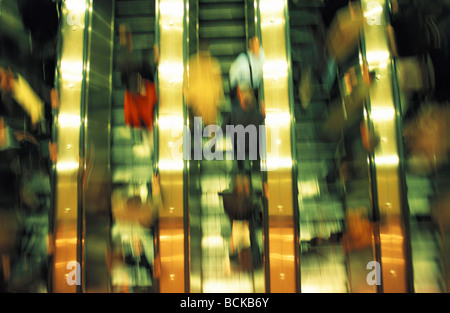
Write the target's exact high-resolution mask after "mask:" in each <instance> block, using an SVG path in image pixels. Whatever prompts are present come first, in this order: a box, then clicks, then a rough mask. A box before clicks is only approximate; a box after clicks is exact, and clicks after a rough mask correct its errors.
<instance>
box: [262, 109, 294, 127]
mask: <svg viewBox="0 0 450 313" xmlns="http://www.w3.org/2000/svg"><path fill="white" fill-rule="evenodd" d="M291 118H292V117H291V114H290V113H289V112H279V111H278V110H276V111H274V112H271V111H267V112H266V120H265V122H266V125H267V126H285V125H289V124H290V123H291Z"/></svg>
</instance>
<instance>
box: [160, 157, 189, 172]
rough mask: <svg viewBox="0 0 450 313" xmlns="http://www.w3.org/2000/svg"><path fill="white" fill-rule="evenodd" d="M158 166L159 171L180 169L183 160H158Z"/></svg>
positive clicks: (182, 166) (182, 165)
mask: <svg viewBox="0 0 450 313" xmlns="http://www.w3.org/2000/svg"><path fill="white" fill-rule="evenodd" d="M158 168H159V169H160V170H161V171H181V170H182V169H183V168H184V162H183V160H167V159H165V160H160V161H159V162H158Z"/></svg>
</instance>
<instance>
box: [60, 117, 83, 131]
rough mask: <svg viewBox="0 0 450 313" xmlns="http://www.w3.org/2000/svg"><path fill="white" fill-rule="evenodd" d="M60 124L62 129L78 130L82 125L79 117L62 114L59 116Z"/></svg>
mask: <svg viewBox="0 0 450 313" xmlns="http://www.w3.org/2000/svg"><path fill="white" fill-rule="evenodd" d="M58 123H59V126H60V127H75V128H78V127H80V125H81V117H80V116H79V115H72V114H60V115H59V116H58Z"/></svg>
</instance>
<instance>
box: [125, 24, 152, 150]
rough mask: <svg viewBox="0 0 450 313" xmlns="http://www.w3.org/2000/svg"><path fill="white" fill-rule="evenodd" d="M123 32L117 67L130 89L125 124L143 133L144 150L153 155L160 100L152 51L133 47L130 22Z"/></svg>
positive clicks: (127, 96)
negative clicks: (154, 125) (157, 109)
mask: <svg viewBox="0 0 450 313" xmlns="http://www.w3.org/2000/svg"><path fill="white" fill-rule="evenodd" d="M119 33H120V45H121V51H120V54H119V57H118V64H117V66H118V68H119V71H120V72H121V79H122V83H123V84H124V85H125V88H126V90H125V99H124V115H125V124H126V125H127V126H129V127H130V128H132V129H133V130H139V131H140V132H141V134H142V141H143V143H144V147H143V148H144V149H143V151H144V152H145V154H150V155H152V153H153V122H154V110H155V107H156V103H157V101H158V96H157V91H156V85H155V82H154V70H153V66H152V64H151V60H150V56H149V55H148V51H143V52H142V53H141V54H139V53H135V51H134V50H133V41H132V34H131V31H130V29H129V28H128V26H127V25H125V24H121V25H120V26H119ZM155 58H156V55H155Z"/></svg>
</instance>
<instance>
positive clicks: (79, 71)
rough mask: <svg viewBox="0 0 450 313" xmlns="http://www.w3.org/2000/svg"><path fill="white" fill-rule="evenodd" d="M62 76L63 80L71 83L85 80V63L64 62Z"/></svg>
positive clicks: (62, 63) (62, 62)
mask: <svg viewBox="0 0 450 313" xmlns="http://www.w3.org/2000/svg"><path fill="white" fill-rule="evenodd" d="M61 75H62V77H63V79H66V80H68V81H70V82H81V80H82V79H83V62H82V61H68V60H62V61H61Z"/></svg>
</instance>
